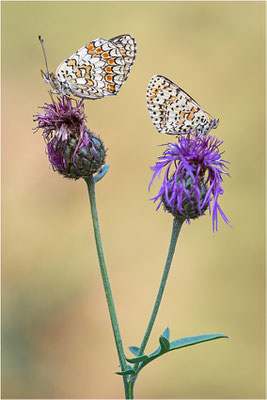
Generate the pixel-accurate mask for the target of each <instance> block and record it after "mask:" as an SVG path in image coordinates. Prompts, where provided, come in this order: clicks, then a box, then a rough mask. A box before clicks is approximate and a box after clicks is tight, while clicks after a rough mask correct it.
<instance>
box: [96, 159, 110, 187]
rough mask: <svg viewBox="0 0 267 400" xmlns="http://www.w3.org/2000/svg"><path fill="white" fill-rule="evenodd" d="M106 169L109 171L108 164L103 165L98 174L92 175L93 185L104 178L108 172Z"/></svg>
mask: <svg viewBox="0 0 267 400" xmlns="http://www.w3.org/2000/svg"><path fill="white" fill-rule="evenodd" d="M108 169H109V164H106V165H104V166H103V167H102V168H101V170H100V171H99V172H98V174H96V175H94V182H95V183H96V182H99V181H100V180H101V179H102V178H104V176H105V175H106V173H107V172H108Z"/></svg>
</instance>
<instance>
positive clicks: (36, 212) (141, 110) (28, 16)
mask: <svg viewBox="0 0 267 400" xmlns="http://www.w3.org/2000/svg"><path fill="white" fill-rule="evenodd" d="M264 19H265V4H264V3H263V2H160V1H159V2H153V1H152V2H113V1H109V2H89V1H88V2H2V101H3V102H2V117H3V121H2V148H3V155H2V178H3V179H2V182H3V185H2V191H3V195H2V217H3V219H2V222H3V229H2V234H3V240H2V248H3V256H2V289H3V294H2V398H21V399H22V398H123V395H124V393H123V385H122V380H121V377H119V376H117V375H115V374H114V372H115V371H117V370H118V359H117V354H116V350H115V345H114V340H113V336H112V330H111V325H110V321H109V315H108V310H107V306H106V303H105V298H104V291H103V288H102V282H101V277H100V272H99V267H98V261H97V255H96V249H95V243H94V236H93V231H92V225H91V220H90V210H89V203H88V195H87V191H86V185H85V183H84V182H83V181H77V182H73V181H67V180H64V179H62V178H61V177H60V176H59V175H57V174H56V173H54V172H53V171H52V169H51V168H50V167H49V163H48V160H47V157H46V154H45V146H44V142H43V139H42V137H41V132H39V133H36V134H35V135H33V131H32V128H33V127H34V125H35V124H34V123H33V118H32V115H33V114H35V113H36V112H37V111H38V106H41V105H43V103H44V102H47V101H49V96H48V93H47V90H48V89H49V88H48V86H46V85H45V83H44V82H43V81H42V80H41V77H40V69H41V68H42V69H44V59H43V54H42V50H41V46H40V44H39V42H38V39H37V36H38V35H39V34H41V35H42V36H43V37H44V38H45V44H46V51H47V57H48V64H49V68H50V70H51V71H55V69H56V67H57V66H58V65H59V63H60V62H61V61H62V60H64V59H65V58H67V57H68V56H70V55H71V54H73V53H74V52H75V51H76V50H77V49H79V48H80V47H81V46H83V45H84V44H86V43H88V42H89V41H91V40H93V39H96V38H98V37H103V38H107V39H108V38H111V37H113V36H116V35H119V34H122V33H130V34H131V35H133V36H134V37H135V38H136V41H137V46H138V50H137V58H136V61H135V64H134V66H133V69H132V71H131V73H130V76H129V79H128V81H127V83H126V84H125V85H124V86H123V87H122V89H121V91H120V93H119V95H118V96H117V97H114V98H111V97H110V98H105V99H102V100H101V101H100V100H99V101H86V113H87V116H88V126H89V127H90V128H91V129H92V130H93V131H94V132H96V133H98V134H100V135H101V137H102V139H103V140H104V142H105V144H106V146H107V147H108V149H109V150H108V155H107V162H108V163H109V164H110V170H109V172H108V175H107V176H106V177H105V179H104V180H103V181H101V183H99V184H98V185H97V202H98V208H99V218H100V224H101V231H102V235H103V244H104V250H105V255H106V261H107V265H108V269H109V273H110V280H111V284H112V289H113V295H114V299H115V303H116V306H117V313H118V318H119V322H120V329H121V333H122V337H123V342H124V347H125V349H127V347H128V346H131V345H139V344H140V342H141V339H142V337H143V334H144V331H145V328H146V325H147V322H148V319H149V316H150V313H151V310H152V306H153V303H154V299H155V296H156V291H157V289H158V285H159V281H160V278H161V273H162V269H163V264H164V261H165V257H166V254H167V249H168V242H169V238H170V233H171V226H172V218H171V216H170V215H168V214H165V213H164V212H163V211H162V210H160V211H158V212H156V211H155V205H154V204H153V203H152V202H150V201H149V198H150V197H151V196H152V195H155V194H156V192H157V189H158V188H159V182H156V183H155V184H154V185H153V187H152V190H151V192H150V193H148V190H147V187H148V183H149V181H150V179H151V170H150V166H151V165H153V164H154V162H155V159H156V158H157V157H158V156H159V155H160V154H161V151H162V148H160V147H158V145H160V144H162V143H166V142H168V141H175V137H167V136H164V135H159V134H158V133H157V131H156V129H155V128H154V126H153V124H152V123H151V121H150V117H149V114H148V111H147V106H146V96H145V93H146V87H147V84H148V81H149V79H150V77H151V76H152V75H154V74H162V75H165V76H167V77H168V78H170V79H171V80H173V81H174V82H176V83H177V84H178V85H180V86H181V87H182V88H184V89H185V90H186V91H187V92H188V93H190V94H191V95H192V97H194V98H195V99H196V100H197V101H198V102H199V103H200V104H201V105H202V106H203V108H204V109H206V110H207V111H208V112H210V113H211V114H212V115H213V116H214V117H216V118H219V119H220V125H219V128H218V129H217V130H216V131H214V132H213V133H214V135H216V137H218V138H220V139H221V140H224V144H223V146H222V147H223V150H224V151H225V154H224V158H225V159H227V160H228V161H230V163H231V166H230V174H231V178H229V177H225V181H224V184H223V187H224V190H225V194H224V195H223V196H222V198H221V201H220V204H221V207H222V209H223V210H224V212H225V213H226V215H227V216H228V218H229V219H230V220H231V223H232V226H233V228H232V229H231V228H229V227H228V226H227V225H226V224H225V223H224V222H223V221H222V219H221V220H220V221H219V231H218V232H217V233H213V232H212V227H211V218H210V217H209V215H206V216H205V217H203V218H200V219H199V220H198V221H195V222H193V223H192V224H191V225H190V226H189V225H185V226H184V227H183V229H182V232H181V235H180V238H179V243H178V247H177V251H176V254H175V258H174V262H173V265H172V269H171V273H170V277H169V281H168V284H167V289H166V293H165V295H164V299H163V303H162V306H161V308H160V312H159V315H158V318H157V320H156V324H155V327H154V330H153V333H152V337H151V340H150V342H149V344H148V347H147V352H152V351H153V350H154V349H155V348H156V347H157V346H158V337H159V336H160V334H161V333H162V331H163V330H164V329H165V328H166V326H169V327H170V329H171V339H173V340H174V339H176V338H178V337H183V336H191V335H196V334H202V333H225V334H227V335H229V336H230V338H231V339H230V340H227V339H223V340H218V341H214V342H209V343H204V344H201V345H198V346H195V347H189V348H185V349H182V350H180V351H176V352H172V353H170V354H169V355H166V356H164V357H162V358H161V359H159V360H157V361H155V362H154V363H152V364H151V365H150V366H149V367H147V368H145V369H144V370H143V371H142V373H141V374H140V376H139V379H138V381H137V384H136V389H135V395H136V398H216V399H217V398H254V399H255V398H263V397H264V378H265V374H264V326H265V324H264V286H265V283H264V217H265V215H264V143H265V139H264V88H265V78H264V24H265V20H264ZM126 354H127V356H130V353H129V352H128V350H126Z"/></svg>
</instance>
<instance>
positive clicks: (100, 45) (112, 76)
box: [55, 35, 135, 99]
mask: <svg viewBox="0 0 267 400" xmlns="http://www.w3.org/2000/svg"><path fill="white" fill-rule="evenodd" d="M127 38H128V39H127ZM130 38H131V40H132V44H129V43H131V40H130ZM114 39H116V40H115V41H114ZM114 39H112V40H105V39H96V40H93V41H92V42H90V43H88V44H87V45H85V46H83V47H82V48H81V49H80V50H78V51H76V53H74V54H73V55H72V56H71V57H69V58H67V59H66V60H65V61H63V63H62V64H61V65H60V66H59V67H58V68H57V70H56V74H55V78H56V79H57V81H59V82H60V85H61V87H62V92H65V93H66V92H71V93H72V94H73V95H74V96H78V97H81V98H86V99H100V98H102V97H104V96H113V95H116V94H117V93H118V91H119V89H120V88H121V86H122V85H123V83H124V82H125V80H126V79H127V77H128V74H129V72H130V68H131V66H132V64H133V61H134V56H135V51H134V56H132V55H130V49H129V48H130V47H131V46H132V47H133V46H134V49H135V41H134V39H133V38H132V37H131V36H130V35H121V36H118V37H117V38H114ZM131 51H132V50H131ZM127 52H128V53H129V55H128V54H127Z"/></svg>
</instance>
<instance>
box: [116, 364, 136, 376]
mask: <svg viewBox="0 0 267 400" xmlns="http://www.w3.org/2000/svg"><path fill="white" fill-rule="evenodd" d="M127 367H128V369H127V370H126V371H120V372H115V374H117V375H134V374H135V371H134V369H133V367H131V366H130V365H127Z"/></svg>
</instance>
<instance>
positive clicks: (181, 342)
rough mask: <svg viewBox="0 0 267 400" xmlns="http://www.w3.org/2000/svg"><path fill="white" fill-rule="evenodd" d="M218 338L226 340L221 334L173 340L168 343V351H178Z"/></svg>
mask: <svg viewBox="0 0 267 400" xmlns="http://www.w3.org/2000/svg"><path fill="white" fill-rule="evenodd" d="M220 338H228V339H229V337H228V336H226V335H223V334H221V333H211V334H207V335H198V336H189V337H184V338H180V339H177V340H174V341H173V342H171V343H170V351H171V350H176V349H180V348H182V347H187V346H192V345H194V344H198V343H203V342H208V341H210V340H215V339H220Z"/></svg>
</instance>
